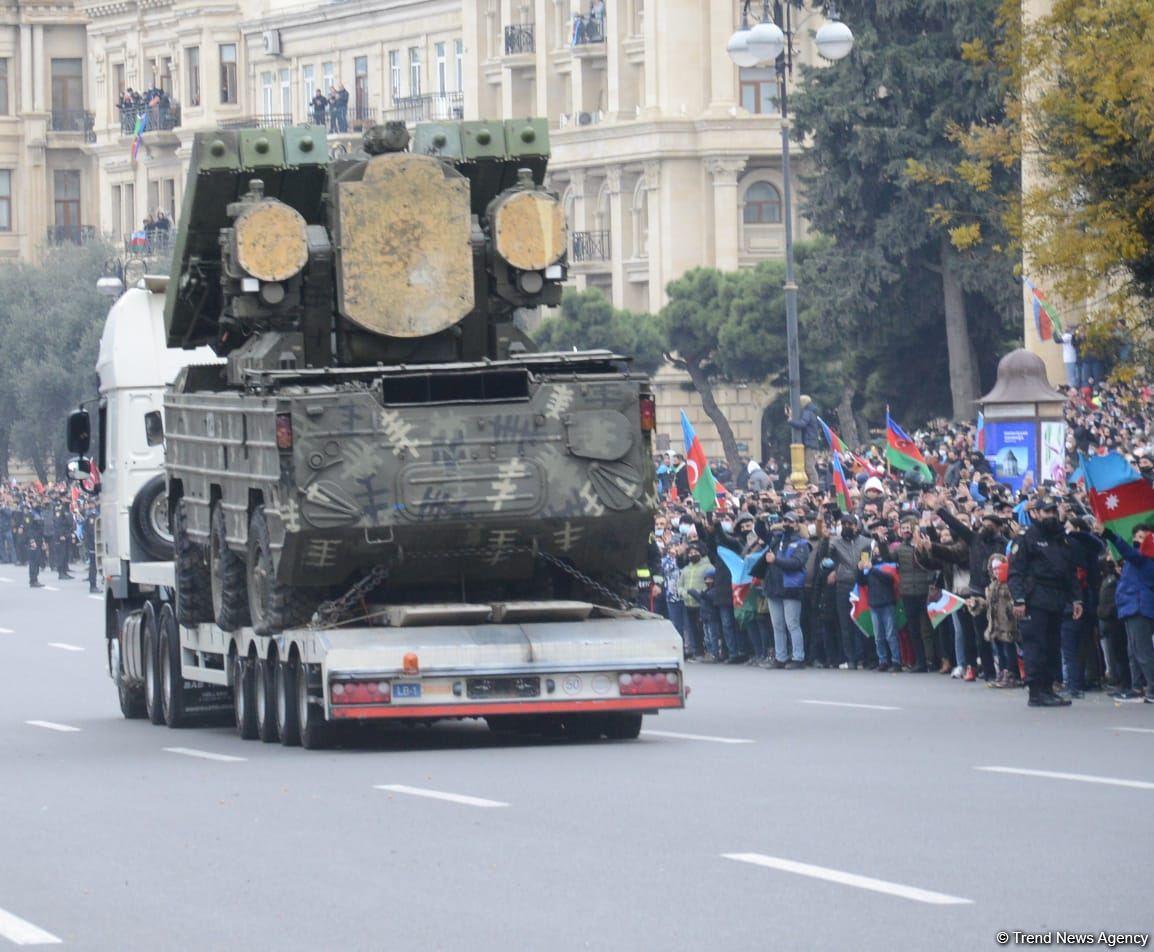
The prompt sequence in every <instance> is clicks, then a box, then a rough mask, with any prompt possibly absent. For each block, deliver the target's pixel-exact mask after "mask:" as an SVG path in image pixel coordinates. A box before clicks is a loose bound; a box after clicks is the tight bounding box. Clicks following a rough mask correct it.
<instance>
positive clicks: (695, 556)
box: [689, 552, 701, 562]
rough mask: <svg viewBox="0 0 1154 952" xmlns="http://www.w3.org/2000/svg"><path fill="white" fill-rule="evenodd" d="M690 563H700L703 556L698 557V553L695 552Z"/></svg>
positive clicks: (690, 558)
mask: <svg viewBox="0 0 1154 952" xmlns="http://www.w3.org/2000/svg"><path fill="white" fill-rule="evenodd" d="M689 561H690V562H700V561H701V556H700V555H698V554H697V553H696V552H694V553H693V555H691V556H690V557H689Z"/></svg>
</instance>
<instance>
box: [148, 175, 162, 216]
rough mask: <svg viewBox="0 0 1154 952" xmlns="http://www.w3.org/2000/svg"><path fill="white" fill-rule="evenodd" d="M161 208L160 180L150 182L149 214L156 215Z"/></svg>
mask: <svg viewBox="0 0 1154 952" xmlns="http://www.w3.org/2000/svg"><path fill="white" fill-rule="evenodd" d="M158 208H160V182H149V183H148V214H149V215H155V214H156V210H157V209H158Z"/></svg>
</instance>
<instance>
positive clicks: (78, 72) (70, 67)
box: [52, 59, 84, 128]
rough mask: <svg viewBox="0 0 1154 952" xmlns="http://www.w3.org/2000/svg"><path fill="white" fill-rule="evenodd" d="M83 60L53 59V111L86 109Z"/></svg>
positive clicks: (65, 111)
mask: <svg viewBox="0 0 1154 952" xmlns="http://www.w3.org/2000/svg"><path fill="white" fill-rule="evenodd" d="M83 62H84V61H83V60H79V59H54V60H53V61H52V111H53V112H55V113H71V112H80V111H82V110H83V109H84V67H83ZM78 128H79V127H78Z"/></svg>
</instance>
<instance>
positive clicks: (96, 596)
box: [88, 595, 104, 602]
mask: <svg viewBox="0 0 1154 952" xmlns="http://www.w3.org/2000/svg"><path fill="white" fill-rule="evenodd" d="M88 597H89V598H94V599H96V601H98V602H102V601H104V596H103V595H89V596H88Z"/></svg>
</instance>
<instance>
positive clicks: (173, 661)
mask: <svg viewBox="0 0 1154 952" xmlns="http://www.w3.org/2000/svg"><path fill="white" fill-rule="evenodd" d="M156 626H157V629H158V630H159V632H160V650H159V652H158V654H157V657H158V659H159V662H160V705H161V709H162V710H163V712H164V723H165V724H167V725H168V726H169V727H172V728H176V727H184V725H185V724H187V723H188V714H187V713H185V709H184V708H185V704H184V701H185V697H184V675H183V674H182V673H181V665H180V629H179V628H178V627H177V624H176V615H174V614H173V612H172V607H171V606H169V605H164V606H162V607H161V609H160V614H159V615H158V616H157V620H156Z"/></svg>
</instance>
